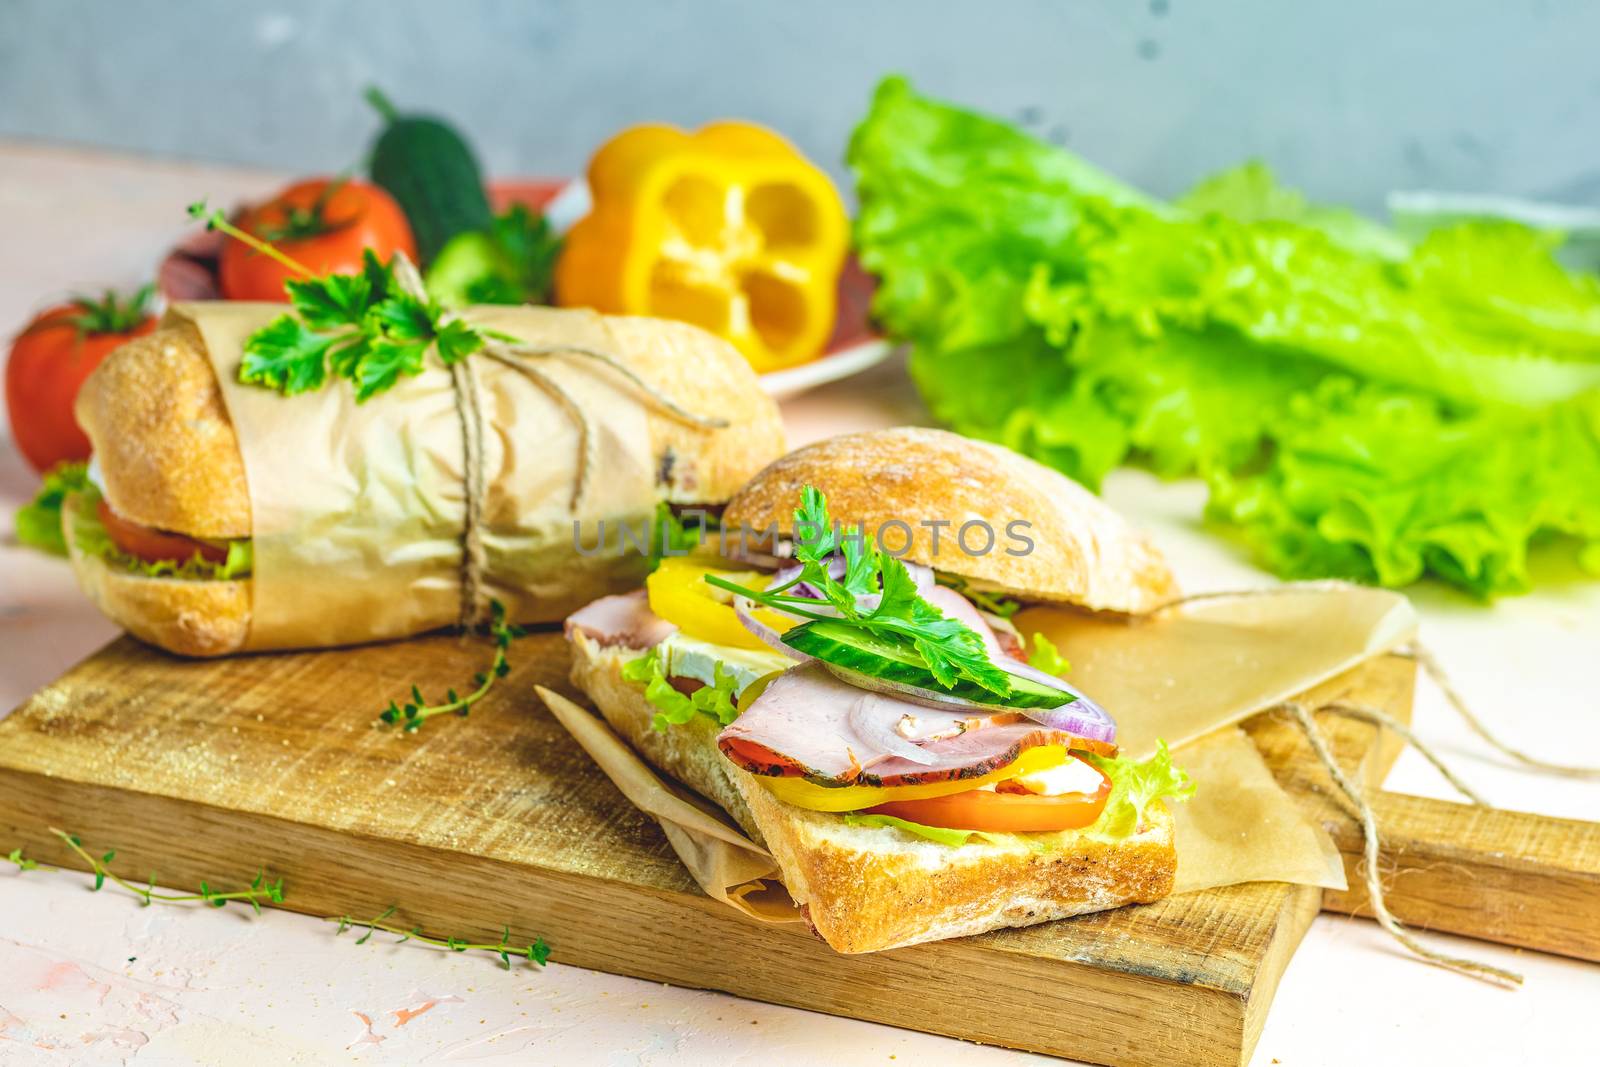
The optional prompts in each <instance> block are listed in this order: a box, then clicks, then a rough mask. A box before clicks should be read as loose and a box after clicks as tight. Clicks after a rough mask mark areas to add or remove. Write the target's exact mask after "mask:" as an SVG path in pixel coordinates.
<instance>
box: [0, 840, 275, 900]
mask: <svg viewBox="0 0 1600 1067" xmlns="http://www.w3.org/2000/svg"><path fill="white" fill-rule="evenodd" d="M50 832H51V833H52V834H55V835H56V836H57V837H59V838H60V839H61V841H62V843H64V844H65V845H66V846H67V847H68V848H70V849H71V850H72V851H73V852H74V853H75V854H76V855H77V856H78V858H79V859H81V860H83V861H84V862H85V863H87V864H88V865H89V873H90V874H92V875H94V888H93V889H92V890H91V892H99V891H100V889H101V888H103V887H104V886H105V884H106V882H108V881H109V882H110V883H111V884H112V885H115V886H117V887H118V888H119V889H123V890H125V891H127V892H129V893H131V894H133V895H134V896H136V897H138V898H139V900H140V901H142V902H143V903H144V905H145V906H146V907H149V906H150V905H151V904H193V903H199V902H204V903H206V904H209V905H210V906H211V907H213V908H221V907H226V906H227V904H228V902H229V901H230V900H242V901H244V902H245V903H246V904H249V905H250V907H251V909H252V910H253V911H254V912H255V913H256V914H257V915H260V914H261V905H262V903H263V902H265V903H267V904H282V903H283V879H282V878H279V879H278V880H277V881H276V882H269V881H267V874H266V872H265V871H264V870H263V871H257V872H256V877H255V880H254V881H252V882H251V883H250V886H249V888H248V889H236V890H232V891H229V892H223V891H221V890H217V889H213V888H211V885H210V884H209V883H207V882H201V883H200V891H199V892H198V893H158V892H156V877H155V875H153V874H152V875H151V876H150V881H149V882H148V883H147V884H146V885H143V886H139V885H135V884H133V883H132V882H129V881H127V880H126V879H124V878H122V877H121V876H120V875H118V874H117V873H116V872H114V871H112V870H111V867H110V864H111V861H112V860H114V859H116V858H117V850H116V849H111V850H109V851H107V852H105V853H103V854H102V855H100V856H94V855H91V854H90V852H89V851H88V850H87V849H86V848H84V847H83V839H82V838H80V837H79V836H78V835H77V834H69V833H67V832H65V831H63V830H57V829H56V828H55V827H53V826H52V827H51V828H50ZM10 858H11V860H12V862H14V863H16V864H17V865H18V866H19V867H21V868H22V869H23V870H25V871H27V870H33V869H34V868H36V867H38V864H37V863H35V862H33V861H32V860H29V859H25V858H23V856H22V850H21V849H12V851H11V857H10Z"/></svg>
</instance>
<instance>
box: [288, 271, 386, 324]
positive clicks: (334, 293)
mask: <svg viewBox="0 0 1600 1067" xmlns="http://www.w3.org/2000/svg"><path fill="white" fill-rule="evenodd" d="M284 287H285V288H286V289H287V290H288V291H289V302H290V303H291V304H293V305H294V309H295V311H297V312H299V314H300V318H301V319H303V320H304V321H305V324H306V325H307V326H309V327H311V328H312V329H313V330H332V329H337V328H339V327H341V326H360V325H361V320H362V319H363V318H365V317H366V314H367V311H368V309H369V308H371V306H372V281H371V279H370V278H368V277H367V276H366V275H364V274H329V275H327V276H326V277H322V278H310V279H299V278H291V279H290V280H289V281H287V282H285V283H284Z"/></svg>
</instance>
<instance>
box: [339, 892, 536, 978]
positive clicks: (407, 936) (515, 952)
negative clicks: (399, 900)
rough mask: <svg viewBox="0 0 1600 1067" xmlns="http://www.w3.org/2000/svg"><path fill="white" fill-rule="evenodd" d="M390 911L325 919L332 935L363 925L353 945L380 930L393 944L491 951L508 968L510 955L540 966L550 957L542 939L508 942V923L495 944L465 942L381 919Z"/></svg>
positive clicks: (418, 927) (509, 967)
mask: <svg viewBox="0 0 1600 1067" xmlns="http://www.w3.org/2000/svg"><path fill="white" fill-rule="evenodd" d="M394 913H395V907H394V905H393V904H391V905H389V907H387V908H385V909H384V910H383V913H382V914H380V915H379V916H377V917H376V918H374V919H367V920H365V921H361V922H358V921H356V920H355V919H352V918H351V917H350V916H348V915H337V916H335V915H329V916H327V917H326V921H328V922H331V923H332V922H336V923H338V924H339V929H337V930H335V931H334V934H335V936H337V935H339V934H342V933H344V932H345V931H346V930H349V929H351V928H352V927H365V928H366V931H367V932H366V933H364V934H362V935H361V936H360V937H358V938H357V939H356V944H358V945H365V944H366V943H367V942H368V941H369V940H371V938H372V935H373V934H375V933H377V932H379V931H382V932H383V933H386V934H393V935H395V937H396V939H397V940H396V941H395V942H394V943H395V944H397V945H400V944H404V943H405V942H407V941H415V942H417V943H418V944H422V945H433V946H434V947H436V948H444V949H449V950H450V951H451V952H492V953H494V954H495V955H496V956H499V957H500V962H501V963H502V964H504V965H505V969H506V970H508V971H509V970H510V969H511V957H512V956H516V957H517V958H518V959H525V960H527V961H528V962H529V963H532V964H535V965H537V966H539V967H543V966H544V965H545V962H546V961H547V960H549V959H550V946H549V945H547V944H545V941H544V938H542V937H536V938H534V939H533V943H532V944H528V945H516V944H513V943H512V942H511V927H509V926H502V927H501V928H500V941H499V943H498V944H490V943H486V942H481V941H467V940H464V939H462V938H459V937H446V938H438V937H429V936H427V935H426V934H424V933H422V928H421V927H420V926H413V927H411V928H410V929H407V928H406V927H403V926H397V925H395V924H393V923H387V922H384V920H385V919H387V918H388V917H389V916H391V915H393V914H394Z"/></svg>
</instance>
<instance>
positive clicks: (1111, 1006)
mask: <svg viewBox="0 0 1600 1067" xmlns="http://www.w3.org/2000/svg"><path fill="white" fill-rule="evenodd" d="M112 797H115V799H116V801H117V803H116V804H114V805H113V804H110V803H108V801H109V800H110V799H111V798H112ZM113 812H114V813H115V814H114V815H113ZM50 826H57V827H60V828H62V829H64V830H68V831H70V832H73V833H77V834H79V835H80V836H81V837H82V838H83V841H84V844H85V846H86V847H89V848H90V849H92V850H98V849H105V848H115V849H116V851H117V859H116V863H115V867H116V868H117V869H118V870H120V871H122V872H124V873H125V876H127V877H129V878H130V880H134V881H137V882H139V883H141V884H142V883H143V881H144V878H145V876H146V875H148V874H149V873H150V860H151V857H154V856H157V855H163V856H167V857H174V856H175V857H176V861H175V862H172V861H170V860H169V862H168V863H167V865H166V866H165V867H164V868H163V869H161V870H158V871H156V872H155V874H156V876H157V884H163V883H165V884H168V885H172V886H178V887H193V886H196V885H198V884H199V882H200V881H201V880H202V879H205V880H207V881H209V882H210V883H212V884H213V885H218V884H221V885H224V886H226V887H227V888H238V887H239V886H240V885H242V884H243V883H247V882H248V881H249V879H250V878H252V877H254V875H255V873H256V868H257V867H258V866H260V867H265V869H266V871H267V873H268V874H269V876H271V877H274V878H275V877H279V876H281V877H283V878H284V879H285V892H286V899H285V901H284V907H285V908H287V909H288V910H292V911H298V912H301V913H304V914H308V915H314V916H320V917H326V916H330V915H340V914H344V913H347V912H348V913H350V914H351V915H352V916H353V917H355V918H356V919H357V920H359V919H362V918H369V917H372V916H376V915H377V914H378V913H380V912H381V911H383V910H384V909H385V908H387V907H389V906H391V905H399V906H398V907H397V910H396V912H395V914H394V915H393V916H392V918H391V921H393V922H396V923H399V924H405V925H409V924H417V925H419V926H420V927H421V928H422V929H423V931H424V932H427V933H431V934H435V935H437V936H450V935H453V936H461V937H472V938H482V939H486V940H491V941H492V940H497V939H498V938H499V936H500V931H501V926H502V925H504V926H507V927H509V930H510V934H511V938H512V939H513V940H523V941H527V940H531V939H532V938H533V937H535V936H542V937H544V938H545V939H546V940H547V941H548V942H549V943H550V944H551V946H552V949H553V953H552V959H553V960H554V961H556V962H559V963H565V964H571V965H574V966H579V967H586V968H590V969H595V970H602V971H607V972H610V973H614V974H622V975H628V976H631V977H636V978H642V979H646V980H649V981H658V982H667V983H670V984H674V985H680V986H686V987H690V988H703V989H711V990H717V991H721V992H726V993H731V994H734V995H737V996H742V997H748V998H751V999H755V1000H762V1001H768V1002H771V1003H777V1004H783V1005H787V1006H790V1007H797V1008H802V1009H807V1010H813V1011H822V1012H826V1013H829V1014H836V1015H843V1016H847V1017H853V1018H859V1019H864V1020H867V1021H871V1022H879V1023H885V1024H888V1025H892V1026H898V1027H902V1028H906V1029H913V1030H922V1031H925V1032H928V1033H935V1034H939V1035H942V1036H948V1037H955V1038H960V1039H964V1040H970V1041H977V1042H980V1043H983V1044H992V1045H1000V1046H1005V1047H1011V1048H1018V1049H1024V1050H1028V1051H1034V1052H1042V1053H1046V1054H1050V1055H1056V1056H1063V1057H1070V1058H1073V1059H1080V1060H1089V1061H1091V1062H1096V1063H1102V1064H1108V1065H1112V1067H1160V1065H1165V1064H1169V1063H1172V1062H1177V1061H1181V1062H1185V1063H1192V1064H1194V1065H1196V1067H1239V1065H1241V1064H1243V1063H1245V1062H1247V1060H1248V1057H1249V1054H1250V1051H1251V1049H1252V1048H1253V1046H1254V1041H1255V1039H1256V1038H1257V1037H1259V1033H1260V1026H1261V1022H1262V1021H1264V1018H1265V1012H1266V1007H1267V1004H1268V1003H1270V1000H1271V995H1272V992H1273V990H1274V989H1275V988H1276V985H1277V980H1278V977H1279V975H1280V974H1281V971H1282V969H1283V966H1284V965H1286V964H1287V961H1288V959H1289V957H1290V955H1292V953H1293V950H1294V947H1295V946H1296V945H1297V944H1298V943H1299V940H1300V938H1301V937H1302V936H1303V935H1304V933H1305V929H1306V928H1307V927H1308V926H1309V923H1310V915H1311V913H1307V912H1304V909H1303V908H1302V906H1301V905H1300V904H1299V903H1298V894H1290V895H1289V896H1290V898H1293V899H1291V900H1290V902H1289V903H1288V904H1287V905H1286V907H1285V910H1284V912H1283V913H1281V914H1280V919H1279V921H1278V923H1277V924H1276V926H1275V929H1274V933H1273V939H1272V944H1271V948H1270V953H1269V955H1270V956H1271V957H1272V962H1273V966H1272V968H1271V972H1270V974H1264V975H1263V976H1262V977H1261V979H1260V980H1258V981H1257V982H1256V983H1255V985H1254V986H1253V987H1252V988H1251V989H1250V990H1249V991H1248V992H1247V993H1245V994H1243V995H1241V994H1240V992H1239V991H1237V990H1231V989H1223V988H1214V987H1208V986H1206V985H1205V984H1203V983H1201V982H1191V983H1187V984H1185V983H1181V982H1172V981H1162V980H1159V979H1152V978H1151V977H1150V976H1149V975H1147V974H1142V973H1138V972H1136V971H1128V972H1117V971H1108V970H1102V969H1099V968H1096V967H1094V966H1092V965H1088V964H1079V963H1075V962H1073V961H1070V960H1066V959H1063V960H1059V961H1053V960H1043V959H1041V958H1039V957H1037V956H1027V955H1025V954H1020V953H1010V954H1008V955H1007V964H1008V967H1007V978H1008V979H1009V981H1008V984H1007V986H1006V987H1005V989H1004V994H1005V996H1006V997H1007V998H1008V1000H1010V1001H1012V1002H1013V1011H1012V1013H1011V1014H1009V1015H1007V1016H1006V1017H1005V1018H1004V1019H1001V1018H1000V1017H998V1016H984V1015H981V1014H976V1013H967V1012H952V1011H950V1010H949V1006H950V1005H951V1004H954V1003H960V1002H961V1001H962V998H963V997H967V998H970V992H971V990H970V986H969V984H968V983H969V981H970V976H971V975H973V974H977V973H983V972H984V971H985V970H992V969H993V953H994V950H993V949H992V948H988V947H986V946H985V945H984V944H983V939H982V938H969V939H965V940H960V941H948V942H935V943H932V944H928V945H919V946H914V947H912V948H908V949H901V950H896V951H893V952H884V953H874V954H871V955H868V956H857V957H846V956H839V955H837V954H835V953H834V952H833V951H832V950H831V949H829V948H827V946H826V945H824V944H823V943H822V942H821V941H820V940H818V939H816V938H815V937H813V936H812V935H811V934H810V933H809V932H806V931H803V930H802V929H800V928H798V927H784V928H777V929H775V930H763V929H762V928H761V927H760V926H759V925H758V924H755V923H753V922H751V921H750V920H747V919H744V918H742V917H740V916H738V915H737V914H736V913H734V912H733V911H732V910H731V909H729V908H727V907H726V906H725V905H722V904H719V903H717V902H715V901H712V900H710V899H709V898H706V897H704V896H702V895H700V894H698V893H692V894H691V893H677V892H672V891H666V890H660V891H647V890H644V889H642V888H641V887H637V886H624V885H622V884H620V883H608V882H605V881H601V880H597V879H592V878H586V877H582V876H579V875H571V874H563V873H561V872H556V871H546V870H539V869H531V870H530V869H529V868H526V867H522V866H518V865H515V864H511V863H507V862H506V861H503V860H496V859H490V858H486V857H482V856H474V855H468V854H461V855H459V856H458V857H456V858H455V859H454V860H453V861H452V868H453V874H452V879H451V881H450V883H449V884H448V885H444V886H441V885H438V884H436V883H435V882H434V881H433V880H432V879H431V878H426V877H417V876H414V875H413V874H411V873H410V872H413V871H422V870H425V869H426V867H427V865H426V864H425V863H423V862H421V860H422V859H423V858H424V857H425V856H432V855H434V853H433V852H432V850H428V849H424V848H422V847H420V846H415V845H409V844H406V843H403V842H396V841H392V840H387V839H380V838H362V839H361V848H362V852H363V854H364V855H365V856H368V857H372V858H373V861H374V862H375V863H377V864H379V865H381V866H382V868H383V869H384V871H385V872H386V873H387V875H388V877H387V878H386V879H385V880H383V883H382V884H384V885H386V887H387V888H389V889H390V890H392V892H391V893H389V894H387V895H386V896H383V897H379V896H374V895H372V894H371V893H370V892H369V891H367V890H366V889H364V888H363V887H364V885H366V884H367V882H368V881H369V879H366V878H363V877H362V876H361V872H360V870H359V868H356V867H354V866H353V865H352V864H351V863H350V859H349V846H350V835H349V834H345V833H339V832H335V831H332V830H327V829H319V828H316V827H309V826H304V825H301V824H294V823H287V822H285V821H284V820H281V819H277V818H275V817H273V816H269V815H261V814H252V813H243V812H235V811H224V810H220V809H214V808H208V807H206V806H204V805H196V804H192V803H188V802H179V801H175V800H173V799H171V798H168V797H163V796H160V795H157V794H152V793H135V792H127V791H122V790H114V789H109V788H107V787H103V786H97V785H93V784H89V783H82V782H74V781H71V780H68V779H62V778H59V777H44V776H40V775H35V774H32V773H30V772H20V771H15V770H11V769H0V834H3V835H6V836H5V837H0V841H12V842H15V843H16V844H18V845H21V846H23V847H24V848H25V850H26V851H27V853H28V854H29V855H30V856H31V857H34V858H36V859H38V860H39V861H41V862H45V863H50V864H53V865H58V866H63V867H71V868H78V869H81V868H82V866H83V865H82V864H81V862H79V861H77V859H76V857H74V856H73V854H72V853H71V852H70V851H68V850H67V849H66V848H65V846H62V845H61V844H60V843H59V842H56V841H55V840H54V839H53V838H52V837H51V836H50V835H49V833H48V830H47V828H48V827H50ZM218 840H232V841H248V842H250V844H251V848H252V849H253V850H254V851H253V852H252V860H251V861H250V863H249V864H248V866H249V869H248V870H245V869H239V870H219V869H218V863H219V860H218V850H216V849H215V848H214V847H208V842H215V841H218ZM8 847H10V846H9V845H8ZM1289 888H1294V887H1289ZM647 898H653V899H647ZM646 903H648V904H649V905H650V906H649V907H648V908H642V907H641V905H642V904H646ZM129 906H130V907H134V906H137V904H136V902H135V901H133V899H132V898H130V900H129ZM464 914H470V915H473V916H477V917H479V918H478V921H477V922H475V923H470V924H462V923H461V916H462V915H464ZM489 916H493V918H489ZM597 919H598V921H597ZM619 926H620V927H621V928H622V929H624V930H626V931H627V936H626V937H618V936H616V929H617V928H618V927H619ZM334 931H335V927H334V925H333V924H332V923H330V924H329V936H330V937H332V936H333V935H334ZM347 936H348V935H347ZM775 937H776V938H780V939H781V944H780V950H779V951H777V952H774V938H775ZM624 946H626V947H624ZM707 946H714V951H696V949H697V948H703V947H707ZM352 950H354V948H353V939H352ZM419 951H420V950H419ZM485 966H486V967H499V966H500V964H499V962H498V961H493V960H488V959H486V960H485ZM1062 968H1070V969H1071V970H1070V976H1071V978H1072V980H1073V981H1072V984H1071V988H1070V989H1068V990H1065V991H1064V990H1063V985H1064V978H1066V977H1067V976H1068V972H1067V971H1064V970H1062ZM1063 997H1066V998H1068V1002H1070V1004H1071V1006H1072V1010H1071V1011H1065V1012H1064V1011H1063V1010H1062V1007H1063V1003H1064V1001H1063V999H1062V998H1063ZM1141 1002H1143V1003H1145V1004H1146V1006H1147V1007H1151V1008H1152V1017H1154V1018H1158V1019H1161V1020H1162V1022H1161V1023H1153V1024H1151V1026H1150V1027H1149V1032H1148V1033H1147V1034H1144V1035H1141V1036H1140V1037H1139V1038H1138V1039H1137V1040H1134V1039H1132V1038H1130V1037H1128V1036H1127V1035H1124V1034H1121V1033H1119V1032H1117V1031H1116V1029H1115V1028H1111V1027H1107V1026H1105V1024H1104V1022H1103V1020H1104V1019H1105V1018H1106V1017H1107V1016H1108V1014H1115V1015H1119V1016H1122V1017H1128V1016H1129V1015H1130V1014H1134V1013H1133V1012H1132V1009H1131V1008H1130V1005H1135V1004H1139V1003H1141ZM1018 1019H1021V1020H1025V1023H1024V1024H1023V1025H1022V1026H1020V1027H1019V1025H1018V1024H1017V1020H1018ZM1175 1057H1176V1060H1175Z"/></svg>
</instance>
